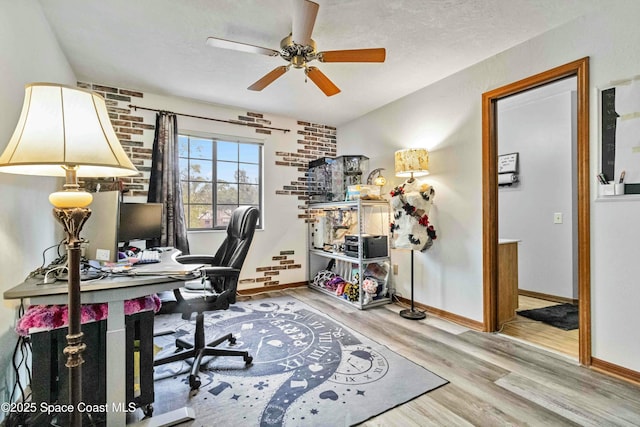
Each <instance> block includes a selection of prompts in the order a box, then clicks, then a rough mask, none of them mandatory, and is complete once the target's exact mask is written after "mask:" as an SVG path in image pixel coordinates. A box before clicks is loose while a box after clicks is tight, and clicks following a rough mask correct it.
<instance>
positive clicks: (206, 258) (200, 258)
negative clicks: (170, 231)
mask: <svg viewBox="0 0 640 427" xmlns="http://www.w3.org/2000/svg"><path fill="white" fill-rule="evenodd" d="M176 261H177V262H179V263H180V264H213V256H211V255H180V256H177V257H176Z"/></svg>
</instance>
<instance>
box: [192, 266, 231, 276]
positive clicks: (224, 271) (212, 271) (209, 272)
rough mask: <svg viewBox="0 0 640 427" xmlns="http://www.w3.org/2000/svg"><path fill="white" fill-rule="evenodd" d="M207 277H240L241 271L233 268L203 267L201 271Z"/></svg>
mask: <svg viewBox="0 0 640 427" xmlns="http://www.w3.org/2000/svg"><path fill="white" fill-rule="evenodd" d="M200 271H202V273H203V274H204V275H205V276H207V277H215V276H217V277H238V276H240V270H238V269H237V268H231V267H215V266H214V267H203V268H201V269H200Z"/></svg>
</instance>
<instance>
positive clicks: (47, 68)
mask: <svg viewBox="0 0 640 427" xmlns="http://www.w3.org/2000/svg"><path fill="white" fill-rule="evenodd" d="M0 52H2V55H1V56H2V59H1V60H0V111H2V114H0V151H4V148H5V147H6V145H7V143H8V142H9V139H10V138H11V135H12V134H13V130H14V128H15V126H16V123H17V121H18V117H19V115H20V110H21V108H22V102H23V99H24V85H25V84H27V83H31V82H56V83H63V84H69V85H74V84H75V76H74V74H73V72H72V70H71V67H70V66H69V63H68V62H67V60H66V58H65V56H64V55H63V54H62V51H61V50H60V47H59V46H58V44H57V42H56V39H55V37H54V35H53V33H52V31H51V29H50V28H49V24H48V23H47V21H46V20H45V18H44V16H43V15H42V12H41V9H40V5H39V4H38V2H36V1H32V0H22V1H12V0H0ZM58 184H59V182H58V181H57V180H56V179H53V178H39V177H26V176H20V175H8V174H0V194H2V199H3V201H2V203H0V248H2V249H1V254H0V271H1V272H2V278H1V279H0V290H1V291H2V292H4V291H6V290H7V289H10V288H12V287H13V286H15V285H17V284H19V283H20V282H22V281H23V280H24V278H25V277H26V275H27V274H28V273H29V272H30V271H31V270H33V269H34V268H35V267H37V266H39V265H40V263H41V262H42V251H43V249H45V248H46V247H48V246H51V245H54V244H56V243H57V242H58V241H59V240H60V239H61V238H62V229H61V227H59V226H58V224H57V223H56V222H55V220H54V218H53V215H52V213H51V205H50V204H49V201H48V195H49V193H51V192H53V191H56V189H57V187H58ZM49 261H51V259H49V260H48V261H47V262H49ZM16 307H17V303H16V302H15V301H5V300H3V301H2V303H1V305H0V348H2V349H3V350H2V351H0V402H7V401H8V400H9V394H10V392H11V388H12V387H13V381H14V376H13V368H12V366H11V356H12V352H13V348H14V347H15V344H16V339H17V335H16V334H15V332H14V331H13V326H14V324H15V319H16V317H17V316H16V313H17V310H16ZM23 385H24V383H23ZM3 416H4V414H2V413H0V419H2V417H3Z"/></svg>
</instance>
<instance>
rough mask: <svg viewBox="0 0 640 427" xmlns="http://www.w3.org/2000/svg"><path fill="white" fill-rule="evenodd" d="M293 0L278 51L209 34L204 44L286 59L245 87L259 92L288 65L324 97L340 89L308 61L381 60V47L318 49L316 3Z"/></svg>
mask: <svg viewBox="0 0 640 427" xmlns="http://www.w3.org/2000/svg"><path fill="white" fill-rule="evenodd" d="M292 1H293V9H294V13H293V25H292V31H291V33H290V34H289V35H288V36H286V37H285V38H283V39H282V40H281V41H280V50H279V51H277V50H273V49H269V48H265V47H260V46H254V45H251V44H247V43H240V42H234V41H230V40H225V39H220V38H217V37H209V38H208V39H207V45H209V46H212V47H217V48H222V49H231V50H236V51H240V52H249V53H258V54H261V55H267V56H280V57H281V58H282V59H284V60H285V61H287V62H288V64H287V65H286V66H281V67H277V68H276V69H274V70H272V71H270V72H269V73H267V74H266V75H265V76H264V77H262V78H261V79H260V80H258V81H257V82H255V83H254V84H252V85H251V86H249V87H248V89H249V90H254V91H260V90H262V89H264V88H265V87H267V86H268V85H270V84H271V83H272V82H273V81H274V80H276V79H277V78H278V77H280V76H282V75H283V74H284V73H286V72H287V71H288V70H289V68H291V67H293V68H302V69H304V70H305V74H306V75H307V76H308V77H309V78H310V79H311V80H312V81H313V82H314V83H315V84H316V86H318V87H319V88H320V90H322V92H324V94H325V95H327V96H333V95H335V94H337V93H340V89H338V87H337V86H336V85H335V84H333V82H332V81H331V80H329V78H328V77H327V76H325V75H324V74H323V73H322V71H320V70H319V69H317V68H316V67H309V66H308V63H309V62H311V61H314V60H318V61H320V62H384V61H385V58H386V50H385V49H384V48H374V49H351V50H331V51H327V52H318V50H317V48H316V42H315V41H314V40H313V39H312V38H311V33H312V32H313V27H314V25H315V22H316V16H317V15H318V9H319V5H318V3H315V2H313V1H311V0H292Z"/></svg>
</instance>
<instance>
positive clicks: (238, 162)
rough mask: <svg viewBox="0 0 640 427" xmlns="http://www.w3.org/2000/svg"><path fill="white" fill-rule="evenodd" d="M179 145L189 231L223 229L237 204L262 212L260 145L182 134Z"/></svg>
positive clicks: (259, 224) (181, 180) (183, 194)
mask: <svg viewBox="0 0 640 427" xmlns="http://www.w3.org/2000/svg"><path fill="white" fill-rule="evenodd" d="M178 145H179V147H178V150H179V156H180V183H181V185H182V199H183V202H184V211H185V217H186V221H187V228H188V229H189V230H210V229H224V228H226V227H227V224H228V223H229V219H230V218H231V212H233V210H234V209H235V208H237V207H238V206H255V207H257V208H258V209H259V210H260V212H262V145H261V144H258V143H253V142H246V141H239V140H236V141H234V140H232V138H229V139H222V138H215V137H201V136H193V135H185V134H180V135H179V138H178ZM260 222H261V221H260V220H259V221H258V227H259V228H261V223H260Z"/></svg>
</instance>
